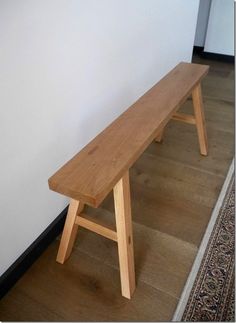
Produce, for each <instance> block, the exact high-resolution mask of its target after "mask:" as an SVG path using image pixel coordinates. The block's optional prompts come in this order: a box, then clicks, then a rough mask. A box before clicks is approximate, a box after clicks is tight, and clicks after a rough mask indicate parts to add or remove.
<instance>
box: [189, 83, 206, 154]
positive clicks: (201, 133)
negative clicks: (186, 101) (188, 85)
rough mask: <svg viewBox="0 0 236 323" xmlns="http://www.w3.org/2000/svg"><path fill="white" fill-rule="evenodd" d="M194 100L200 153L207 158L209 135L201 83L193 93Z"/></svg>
mask: <svg viewBox="0 0 236 323" xmlns="http://www.w3.org/2000/svg"><path fill="white" fill-rule="evenodd" d="M192 98H193V107H194V114H195V119H196V126H197V133H198V140H199V145H200V152H201V154H202V155H204V156H207V151H208V148H207V134H206V126H205V116H204V110H203V102H202V91H201V84H200V83H199V84H198V85H197V86H196V87H195V88H194V89H193V92H192Z"/></svg>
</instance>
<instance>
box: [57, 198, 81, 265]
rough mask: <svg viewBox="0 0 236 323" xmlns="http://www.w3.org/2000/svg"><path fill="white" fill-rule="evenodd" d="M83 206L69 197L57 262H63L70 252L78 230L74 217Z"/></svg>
mask: <svg viewBox="0 0 236 323" xmlns="http://www.w3.org/2000/svg"><path fill="white" fill-rule="evenodd" d="M83 208H84V204H83V203H81V202H79V201H76V200H74V199H71V202H70V205H69V210H68V213H67V217H66V222H65V226H64V229H63V233H62V237H61V242H60V246H59V250H58V254H57V262H59V263H61V264H63V263H64V262H65V261H66V259H67V258H69V256H70V254H71V251H72V248H73V245H74V242H75V238H76V235H77V231H78V225H77V224H76V223H75V221H76V217H77V215H78V214H79V213H80V212H81V211H82V210H83Z"/></svg>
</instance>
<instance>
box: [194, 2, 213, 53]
mask: <svg viewBox="0 0 236 323" xmlns="http://www.w3.org/2000/svg"><path fill="white" fill-rule="evenodd" d="M210 7H211V0H200V4H199V11H198V18H197V28H196V34H195V39H194V45H195V46H200V47H204V44H205V38H206V32H207V25H208V18H209V13H210Z"/></svg>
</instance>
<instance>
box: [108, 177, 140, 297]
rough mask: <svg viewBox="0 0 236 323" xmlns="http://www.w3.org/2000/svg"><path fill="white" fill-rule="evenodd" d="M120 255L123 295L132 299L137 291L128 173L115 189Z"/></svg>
mask: <svg viewBox="0 0 236 323" xmlns="http://www.w3.org/2000/svg"><path fill="white" fill-rule="evenodd" d="M113 191H114V201H115V214H116V228H117V242H118V254H119V264H120V278H121V291H122V295H123V296H124V297H126V298H129V299H130V298H131V296H132V294H133V293H134V290H135V270H134V247H133V229H132V218H131V206H130V185H129V173H128V172H126V173H125V175H124V176H123V177H122V178H121V180H120V181H119V182H118V183H117V184H116V185H115V187H114V189H113Z"/></svg>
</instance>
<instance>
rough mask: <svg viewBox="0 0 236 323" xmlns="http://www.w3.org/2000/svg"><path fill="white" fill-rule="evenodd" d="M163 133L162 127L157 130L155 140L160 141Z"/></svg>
mask: <svg viewBox="0 0 236 323" xmlns="http://www.w3.org/2000/svg"><path fill="white" fill-rule="evenodd" d="M163 135H164V128H162V129H161V130H160V131H159V132H158V135H157V136H156V138H155V141H156V142H162V140H163Z"/></svg>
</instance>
